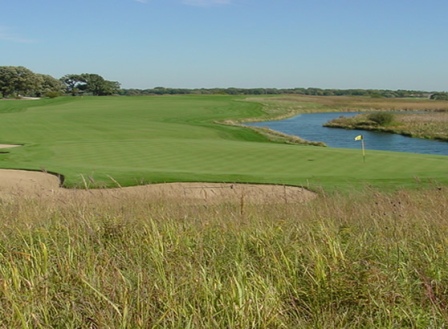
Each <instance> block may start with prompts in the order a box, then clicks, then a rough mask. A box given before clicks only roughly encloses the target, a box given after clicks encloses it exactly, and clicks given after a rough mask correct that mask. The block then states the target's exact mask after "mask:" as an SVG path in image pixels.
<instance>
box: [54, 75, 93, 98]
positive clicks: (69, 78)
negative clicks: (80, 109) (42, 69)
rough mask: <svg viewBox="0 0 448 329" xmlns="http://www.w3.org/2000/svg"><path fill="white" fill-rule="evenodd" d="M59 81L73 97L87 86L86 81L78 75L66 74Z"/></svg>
mask: <svg viewBox="0 0 448 329" xmlns="http://www.w3.org/2000/svg"><path fill="white" fill-rule="evenodd" d="M60 80H61V82H62V83H64V84H65V86H66V90H67V92H68V93H70V94H72V95H73V96H76V95H77V94H78V93H79V91H80V90H82V89H84V88H85V85H86V84H87V81H86V80H85V79H84V78H83V77H82V75H80V74H67V75H64V76H63V77H62V78H61V79H60Z"/></svg>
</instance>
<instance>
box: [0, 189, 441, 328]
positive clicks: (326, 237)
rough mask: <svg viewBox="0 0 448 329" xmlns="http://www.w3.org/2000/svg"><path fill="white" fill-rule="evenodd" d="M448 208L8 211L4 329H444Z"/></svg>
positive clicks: (95, 203) (37, 206) (15, 205)
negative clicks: (331, 328) (332, 328)
mask: <svg viewBox="0 0 448 329" xmlns="http://www.w3.org/2000/svg"><path fill="white" fill-rule="evenodd" d="M447 202H448V193H447V190H446V188H442V189H440V188H436V187H434V188H432V189H426V190H420V191H416V190H413V191H404V190H401V191H396V192H393V193H392V192H391V193H383V192H378V191H376V190H369V189H366V190H365V191H363V192H360V193H357V194H353V195H346V194H345V195H342V194H338V193H335V194H327V195H322V196H321V197H319V198H318V199H316V200H314V201H312V202H309V203H306V204H279V205H268V204H266V205H249V204H244V205H242V204H240V203H238V204H221V205H209V206H207V205H198V206H195V205H185V204H182V202H181V200H179V202H178V203H176V204H173V203H170V204H167V203H166V202H164V201H163V200H161V199H160V200H155V199H152V200H151V199H147V198H145V196H141V197H140V198H137V199H136V198H133V199H121V200H102V199H92V198H91V199H90V200H88V199H85V200H81V199H74V198H73V199H68V200H65V201H64V202H61V203H59V204H54V203H47V202H46V201H42V200H36V199H29V198H28V199H26V198H24V199H22V200H17V201H2V202H1V203H0V327H1V328H62V327H64V328H328V327H334V328H361V327H362V328H422V327H425V328H442V327H445V326H446V325H447V324H448V299H447V298H448V281H447V280H448V279H447V278H448V276H447V272H448V251H447V250H448V249H447V244H448V239H447V236H448V225H447V224H448V222H447V218H448V209H447V208H446V204H447ZM243 206H244V211H242V207H243Z"/></svg>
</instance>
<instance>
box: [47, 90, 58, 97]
mask: <svg viewBox="0 0 448 329" xmlns="http://www.w3.org/2000/svg"><path fill="white" fill-rule="evenodd" d="M45 96H46V97H48V98H56V97H59V96H61V94H60V93H59V92H57V91H49V92H47V93H46V94H45Z"/></svg>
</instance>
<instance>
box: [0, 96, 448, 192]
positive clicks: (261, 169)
mask: <svg viewBox="0 0 448 329" xmlns="http://www.w3.org/2000/svg"><path fill="white" fill-rule="evenodd" d="M265 116H266V114H265V113H264V112H263V108H262V106H261V105H260V104H258V103H256V102H247V101H244V98H243V97H241V96H238V97H236V96H208V95H198V96H195V95H188V96H163V97H158V96H154V97H62V98H56V99H41V100H32V101H31V100H30V101H28V100H2V101H0V144H20V145H22V146H21V147H15V148H9V149H3V150H1V153H0V168H2V169H25V170H37V171H47V172H52V173H58V174H60V175H63V176H64V178H65V180H64V186H66V187H78V188H81V187H85V185H86V184H88V185H89V187H93V188H94V187H116V186H117V184H119V185H120V186H133V185H142V184H149V183H162V182H232V183H269V184H286V185H297V186H304V187H307V188H310V189H320V188H323V189H324V190H334V189H340V190H344V189H352V188H355V187H365V186H373V187H382V188H383V187H385V188H394V187H413V186H420V185H427V184H435V185H437V184H446V183H447V182H448V157H446V156H435V155H434V156H431V155H419V154H412V153H395V152H383V151H371V150H367V154H366V158H365V161H363V157H362V154H361V151H360V150H351V149H334V148H328V147H318V146H306V145H291V144H282V143H274V142H271V141H269V140H268V139H267V137H265V136H263V135H261V134H259V133H258V132H256V131H254V130H251V129H249V128H244V127H239V126H230V125H222V124H219V123H217V122H219V121H224V120H234V121H238V120H242V119H245V118H263V117H265Z"/></svg>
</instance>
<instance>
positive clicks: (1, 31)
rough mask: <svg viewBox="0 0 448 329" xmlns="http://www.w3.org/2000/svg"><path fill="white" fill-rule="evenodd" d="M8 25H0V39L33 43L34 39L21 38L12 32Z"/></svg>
mask: <svg viewBox="0 0 448 329" xmlns="http://www.w3.org/2000/svg"><path fill="white" fill-rule="evenodd" d="M10 30H11V29H10V28H8V27H4V26H0V41H7V42H14V43H34V42H36V40H32V39H26V38H23V37H21V36H19V35H17V34H15V33H13V32H11V31H10Z"/></svg>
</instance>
